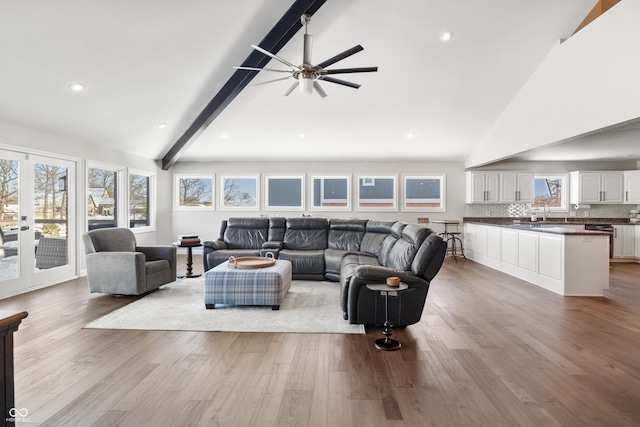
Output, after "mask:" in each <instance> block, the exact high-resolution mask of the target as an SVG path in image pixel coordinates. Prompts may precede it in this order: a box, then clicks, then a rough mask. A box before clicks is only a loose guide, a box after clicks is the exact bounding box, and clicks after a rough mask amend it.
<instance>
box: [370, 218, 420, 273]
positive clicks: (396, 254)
mask: <svg viewBox="0 0 640 427" xmlns="http://www.w3.org/2000/svg"><path fill="white" fill-rule="evenodd" d="M430 233H431V230H430V229H428V228H426V227H424V226H421V225H417V224H408V225H406V226H404V227H403V228H402V233H401V238H400V239H397V241H396V242H395V243H394V244H393V245H392V246H391V247H390V249H389V252H387V253H386V257H385V259H384V263H381V264H382V265H384V266H386V267H389V268H393V269H395V270H400V271H410V270H411V263H412V262H413V259H414V257H415V255H416V252H418V248H419V247H420V245H421V244H422V242H423V241H424V239H425V238H426V237H427V236H428V235H429V234H430ZM393 237H395V232H394V233H393V236H392V238H393ZM389 240H390V239H389Z"/></svg>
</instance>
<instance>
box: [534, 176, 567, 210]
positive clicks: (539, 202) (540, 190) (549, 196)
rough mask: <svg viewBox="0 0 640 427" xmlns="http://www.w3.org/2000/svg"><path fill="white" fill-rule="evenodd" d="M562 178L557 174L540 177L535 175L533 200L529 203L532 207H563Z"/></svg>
mask: <svg viewBox="0 0 640 427" xmlns="http://www.w3.org/2000/svg"><path fill="white" fill-rule="evenodd" d="M563 187H564V186H563V178H562V177H558V176H549V177H541V176H536V177H535V180H534V200H533V203H531V207H533V208H544V207H545V206H546V207H549V208H557V209H560V208H563V207H564V206H565V203H564V200H563V193H564V188H563Z"/></svg>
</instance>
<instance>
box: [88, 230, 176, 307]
mask: <svg viewBox="0 0 640 427" xmlns="http://www.w3.org/2000/svg"><path fill="white" fill-rule="evenodd" d="M82 239H83V241H84V248H85V253H86V260H87V281H88V282H89V290H90V291H91V292H98V293H105V294H116V295H140V294H144V293H148V292H151V291H154V290H156V289H158V288H159V287H160V286H162V285H165V284H167V283H170V282H173V281H175V280H176V248H175V247H174V246H137V245H136V239H135V235H134V234H133V232H132V231H131V230H129V229H128V228H102V229H96V230H91V231H89V232H88V233H85V234H84V235H83V236H82Z"/></svg>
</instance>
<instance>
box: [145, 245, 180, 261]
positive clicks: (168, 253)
mask: <svg viewBox="0 0 640 427" xmlns="http://www.w3.org/2000/svg"><path fill="white" fill-rule="evenodd" d="M136 251H137V252H142V253H143V254H144V256H145V257H146V259H147V261H157V260H162V259H166V260H169V261H172V260H173V259H174V258H175V257H176V255H175V254H176V252H177V251H176V247H175V246H160V245H158V246H136Z"/></svg>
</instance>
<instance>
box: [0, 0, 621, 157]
mask: <svg viewBox="0 0 640 427" xmlns="http://www.w3.org/2000/svg"><path fill="white" fill-rule="evenodd" d="M292 3H293V0H269V1H268V2H266V1H260V0H235V1H212V0H185V1H180V2H177V1H168V0H135V1H122V0H120V1H117V0H116V1H98V0H66V1H64V2H53V1H50V0H29V1H8V0H0V58H1V59H0V61H1V65H0V120H3V121H6V122H11V123H15V124H19V125H24V126H28V127H33V128H36V129H41V130H44V131H49V132H54V133H57V134H62V135H67V136H69V137H72V138H76V139H80V140H82V141H85V142H87V143H92V144H100V145H105V146H109V147H111V148H114V149H117V150H121V151H124V152H129V153H132V154H136V155H140V156H144V157H148V158H153V159H160V158H162V157H163V156H164V155H165V154H166V153H167V151H168V149H169V148H170V147H171V146H172V145H173V144H174V142H175V141H176V140H177V139H178V138H179V137H180V136H181V135H182V133H183V132H184V131H185V129H186V128H187V127H188V126H189V125H190V124H191V122H192V121H193V119H194V118H195V117H196V116H197V114H198V113H200V111H201V110H202V109H203V107H204V106H205V105H206V104H207V103H208V102H209V101H210V100H211V98H212V97H213V96H214V95H215V94H216V93H217V91H218V90H219V89H220V88H221V87H222V86H223V85H224V83H225V82H226V81H227V80H228V79H229V77H230V76H231V75H232V73H233V72H234V70H233V68H232V66H234V65H240V64H241V63H242V62H243V61H244V59H245V58H246V57H247V56H248V55H249V54H250V53H251V48H250V46H249V45H250V44H257V43H259V41H260V40H262V38H263V37H264V36H265V35H266V34H267V32H268V31H269V30H270V29H271V27H272V26H273V25H274V23H275V22H276V21H277V20H278V19H279V18H280V17H281V16H282V15H283V14H284V12H285V11H286V10H287V9H288V8H289V7H290V6H291V4H292ZM594 3H595V0H562V1H558V0H536V1H531V0H486V1H481V2H480V1H477V0H448V1H442V0H402V1H390V0H348V1H345V0H340V1H339V0H328V1H327V2H326V4H325V5H324V6H322V7H321V8H320V9H319V11H318V12H317V13H316V14H315V15H314V16H313V18H312V21H311V24H310V25H309V33H310V34H312V35H313V36H314V49H313V59H314V62H315V63H317V62H321V61H323V60H325V59H327V58H329V57H331V56H334V55H335V54H337V53H339V52H342V51H344V50H346V49H348V48H351V47H353V46H355V45H357V44H361V45H362V46H363V47H364V49H365V50H364V51H363V52H361V53H358V54H356V55H353V56H352V57H350V58H348V59H346V60H344V61H341V62H339V63H338V64H336V65H334V66H333V67H334V68H335V67H338V66H339V67H340V68H344V67H359V66H378V67H379V71H378V72H377V73H365V74H350V75H342V76H338V77H340V78H343V79H345V80H350V81H353V82H356V83H360V84H362V87H361V88H360V89H358V90H354V89H351V88H347V87H343V86H339V85H335V84H331V83H327V82H324V83H322V87H323V88H324V90H325V91H326V92H327V93H328V95H329V96H328V97H327V98H324V99H321V98H320V97H319V96H317V95H313V96H305V95H301V94H299V93H297V92H294V93H292V94H291V95H290V96H288V97H283V96H282V95H283V93H284V92H285V90H286V89H287V88H288V87H289V86H290V84H291V83H290V82H286V81H285V82H277V83H272V84H268V85H263V86H249V87H247V88H245V89H244V90H243V92H242V93H240V95H238V97H237V98H236V99H235V100H234V101H233V102H232V103H231V104H230V106H229V107H227V108H226V110H224V111H223V112H222V114H220V116H219V117H218V118H217V119H216V120H214V121H213V122H212V124H211V125H210V126H209V128H208V129H207V130H206V131H205V132H203V133H202V134H201V135H200V136H199V137H198V139H197V141H195V142H194V143H193V144H192V145H191V146H190V147H189V148H188V149H187V150H186V152H185V153H183V155H182V156H181V158H180V160H239V159H245V160H249V159H250V160H271V159H291V160H295V159H304V160H323V159H326V160H331V159H333V160H335V158H336V156H338V155H339V157H340V158H341V159H372V160H375V159H384V160H389V159H394V160H401V159H412V160H416V159H424V160H455V161H462V160H464V159H465V158H466V157H467V155H468V154H469V153H470V152H471V150H472V148H473V147H474V144H475V143H476V142H477V141H479V140H480V139H481V138H482V136H483V135H484V134H485V133H486V132H487V131H488V129H489V128H490V126H491V125H492V124H493V123H494V121H495V120H496V119H497V117H498V116H499V114H500V113H501V112H502V111H503V110H504V109H505V107H506V106H507V105H508V103H509V101H510V100H511V99H513V97H514V96H515V94H516V93H517V91H518V90H519V89H520V88H521V87H522V85H523V84H524V83H525V82H526V80H527V79H528V78H529V76H530V75H531V74H532V72H533V71H534V70H535V68H536V67H537V65H538V64H539V63H540V62H541V61H542V59H543V58H544V57H545V56H546V54H547V53H548V52H549V51H550V49H551V48H552V47H553V45H554V44H555V43H557V41H558V40H559V39H563V38H567V37H568V36H569V35H570V34H571V33H572V32H573V30H574V29H575V28H576V27H577V26H578V24H579V23H580V22H581V21H582V19H583V18H584V17H585V16H586V14H587V13H588V12H589V10H590V9H591V8H592V6H593V4H594ZM446 30H450V31H453V33H454V37H453V39H452V40H450V41H449V42H446V43H444V42H441V41H440V40H439V35H440V34H441V33H442V32H444V31H446ZM278 55H279V56H281V57H283V58H286V59H288V60H289V61H291V62H293V63H300V62H301V59H302V58H301V57H302V31H301V32H299V33H298V34H296V35H295V36H294V38H293V39H292V40H291V41H290V42H289V43H288V44H287V45H286V46H285V47H284V48H283V49H282V50H281V51H280V52H279V53H278ZM269 67H272V68H283V67H282V66H281V64H279V63H278V62H276V61H271V63H270V64H269ZM277 77H279V75H277V74H275V73H273V74H270V73H267V72H264V71H263V72H261V73H259V74H258V76H257V77H256V78H255V79H254V82H260V81H264V80H269V79H273V78H277ZM74 82H82V83H84V84H85V85H86V87H87V88H86V90H85V91H84V92H81V93H74V92H72V91H70V90H69V89H68V86H69V84H71V83H74ZM159 123H166V124H167V127H166V128H164V129H158V127H157V125H158V124H159ZM408 132H414V133H415V136H414V137H413V138H407V137H406V134H407V133H408ZM223 133H224V134H226V135H227V137H226V138H223V137H221V136H220V135H221V134H223ZM300 133H304V135H305V136H304V138H301V137H300V136H299V134H300ZM7 142H8V141H7ZM625 156H626V154H625Z"/></svg>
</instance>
